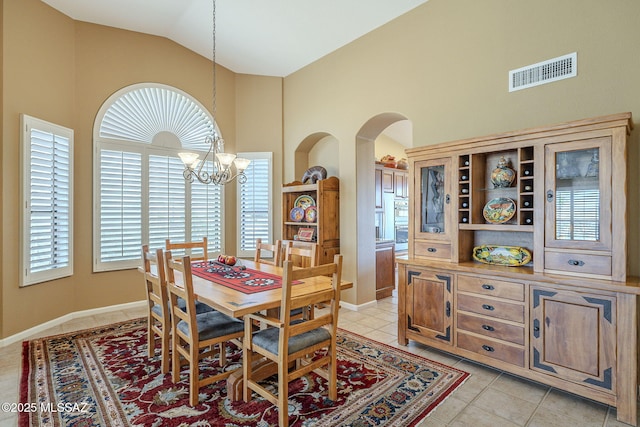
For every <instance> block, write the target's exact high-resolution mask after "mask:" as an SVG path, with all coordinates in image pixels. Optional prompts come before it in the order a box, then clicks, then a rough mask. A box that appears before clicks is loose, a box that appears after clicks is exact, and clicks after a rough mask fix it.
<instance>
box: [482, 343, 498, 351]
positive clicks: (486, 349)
mask: <svg viewBox="0 0 640 427" xmlns="http://www.w3.org/2000/svg"><path fill="white" fill-rule="evenodd" d="M482 349H483V350H484V351H496V350H495V349H494V348H493V347H491V346H490V345H486V344H483V345H482Z"/></svg>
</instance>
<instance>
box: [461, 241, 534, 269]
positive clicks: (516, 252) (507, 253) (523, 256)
mask: <svg viewBox="0 0 640 427" xmlns="http://www.w3.org/2000/svg"><path fill="white" fill-rule="evenodd" d="M473 259H475V260H476V261H480V262H482V263H485V264H493V265H506V266H507V267H519V266H521V265H525V264H527V263H528V262H529V261H531V252H529V251H528V250H527V249H525V248H521V247H519V246H498V245H495V246H493V245H482V246H476V247H475V248H473Z"/></svg>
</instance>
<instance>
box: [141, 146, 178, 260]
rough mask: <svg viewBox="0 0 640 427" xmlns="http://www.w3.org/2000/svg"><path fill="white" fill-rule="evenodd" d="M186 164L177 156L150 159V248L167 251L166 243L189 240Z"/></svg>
mask: <svg viewBox="0 0 640 427" xmlns="http://www.w3.org/2000/svg"><path fill="white" fill-rule="evenodd" d="M183 170H184V165H183V163H182V161H181V160H180V159H179V158H177V157H169V156H156V155H150V156H149V247H151V248H164V245H165V240H166V239H171V240H173V241H176V242H183V241H185V235H186V226H187V224H186V219H187V218H186V214H185V211H186V209H187V206H186V204H185V197H186V196H185V194H186V193H185V186H186V184H187V181H185V179H184V176H183V175H182V171H183Z"/></svg>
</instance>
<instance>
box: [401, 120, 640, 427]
mask: <svg viewBox="0 0 640 427" xmlns="http://www.w3.org/2000/svg"><path fill="white" fill-rule="evenodd" d="M631 129H632V120H631V114H630V113H622V114H616V115H611V116H605V117H597V118H592V119H586V120H580V121H575V122H570V123H563V124H559V125H554V126H548V127H540V128H535V129H527V130H523V131H517V132H510V133H504V134H499V135H492V136H487V137H480V138H472V139H467V140H461V141H455V142H451V143H446V144H438V145H432V146H426V147H419V148H413V149H409V150H407V154H408V158H409V170H410V176H409V194H410V205H411V206H412V207H411V209H410V218H409V224H410V225H409V252H408V255H407V257H400V258H398V260H397V261H398V281H399V283H398V290H399V307H398V316H399V319H398V341H399V343H400V344H402V345H406V344H407V343H408V340H410V339H411V340H416V341H419V342H422V343H424V344H427V345H430V346H433V347H435V348H438V349H441V350H444V351H448V352H451V353H454V354H456V355H459V356H462V357H465V358H468V359H471V360H475V361H478V362H481V363H484V364H486V365H489V366H493V367H495V368H497V369H501V370H504V371H507V372H510V373H513V374H516V375H520V376H522V377H526V378H529V379H532V380H535V381H539V382H541V383H545V384H548V385H550V386H552V387H557V388H559V389H563V390H566V391H569V392H571V393H575V394H578V395H581V396H584V397H587V398H589V399H593V400H596V401H599V402H602V403H605V404H607V405H612V406H615V407H616V408H617V416H618V420H620V421H623V422H625V423H628V424H632V425H636V423H637V414H636V412H637V397H638V305H637V303H638V295H640V283H639V280H638V278H636V277H628V276H627V226H626V218H627V205H626V185H627V178H626V171H627V161H626V151H627V148H626V145H627V139H628V136H629V134H630V132H631Z"/></svg>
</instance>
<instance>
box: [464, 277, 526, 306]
mask: <svg viewBox="0 0 640 427" xmlns="http://www.w3.org/2000/svg"><path fill="white" fill-rule="evenodd" d="M458 290H459V291H464V292H473V293H476V294H481V295H487V296H493V297H499V298H506V299H510V300H514V301H524V285H523V284H522V283H515V282H504V281H501V280H494V279H489V278H487V279H483V278H481V277H470V276H463V275H459V276H458Z"/></svg>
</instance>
